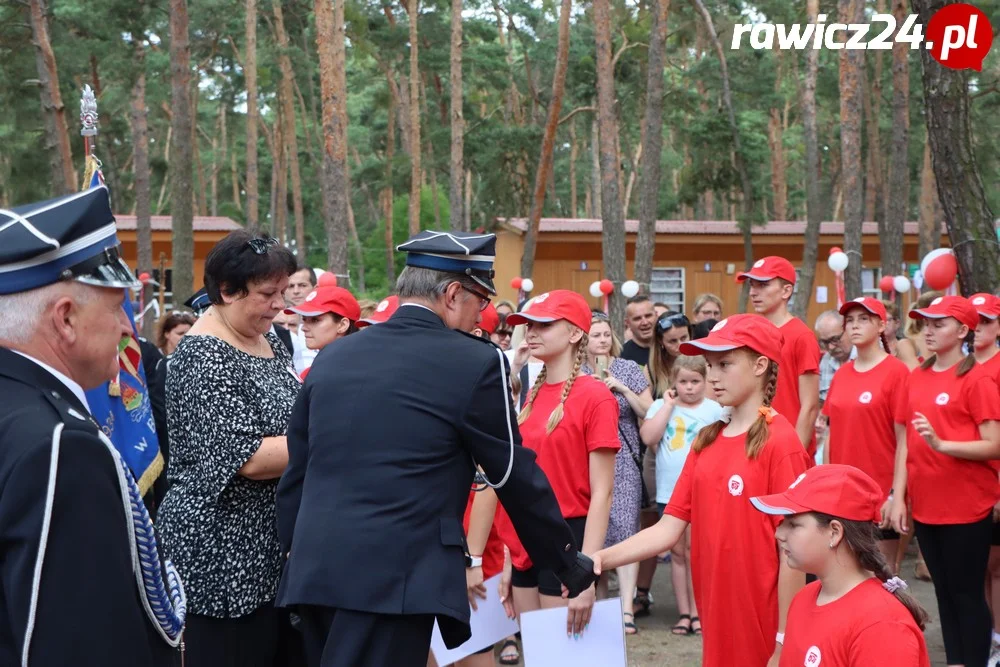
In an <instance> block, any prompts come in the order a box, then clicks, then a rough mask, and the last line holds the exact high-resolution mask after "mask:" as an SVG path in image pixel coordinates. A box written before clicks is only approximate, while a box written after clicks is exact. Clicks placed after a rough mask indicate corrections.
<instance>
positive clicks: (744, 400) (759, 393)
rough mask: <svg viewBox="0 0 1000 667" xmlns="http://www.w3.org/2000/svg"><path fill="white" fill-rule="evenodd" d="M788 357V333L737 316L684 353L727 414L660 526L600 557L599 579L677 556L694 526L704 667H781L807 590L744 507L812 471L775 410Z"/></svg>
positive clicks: (694, 457) (769, 528)
mask: <svg viewBox="0 0 1000 667" xmlns="http://www.w3.org/2000/svg"><path fill="white" fill-rule="evenodd" d="M781 347H782V336H781V331H780V330H779V329H778V328H777V327H776V326H775V325H774V324H772V323H771V322H769V321H768V320H767V319H765V318H764V317H761V316H760V315H734V316H732V317H729V318H727V319H725V320H722V321H721V322H719V323H718V324H716V325H715V328H714V330H713V331H712V333H711V334H710V335H709V336H707V337H705V338H701V339H699V340H695V341H690V342H687V343H684V344H683V345H681V347H680V351H681V353H682V354H685V355H697V354H704V355H705V357H706V362H707V367H708V375H707V379H708V384H709V385H710V387H711V389H712V394H713V396H714V398H715V400H717V401H718V402H719V403H720V404H721V405H723V406H724V407H726V408H730V410H729V411H728V414H726V415H724V418H723V420H720V421H717V422H714V423H712V424H710V425H709V426H707V427H705V428H704V429H702V430H701V432H700V433H699V434H698V437H697V438H696V439H695V442H694V445H693V446H692V448H691V454H690V455H689V456H688V457H687V461H686V462H685V464H684V469H683V471H682V472H681V476H680V479H679V480H678V481H677V485H676V487H675V488H674V492H673V494H672V495H671V497H670V502H669V503H668V504H667V508H666V510H665V513H664V515H663V517H662V518H661V519H660V521H659V523H657V524H656V525H655V526H653V527H651V528H648V529H646V530H644V531H642V532H640V533H639V534H638V535H635V536H634V537H632V538H630V539H629V540H627V541H625V542H623V543H621V544H618V545H615V546H613V547H610V548H608V549H603V550H601V551H599V552H597V553H596V554H594V571H595V572H597V573H598V574H599V573H600V572H601V571H602V570H603V569H607V568H613V567H617V566H619V565H621V564H622V563H631V562H636V561H638V560H642V559H644V558H648V557H650V556H651V555H653V554H657V553H660V552H662V551H663V550H664V549H670V548H672V547H673V546H674V545H675V544H677V543H678V542H679V541H680V540H682V539H683V538H684V533H685V531H686V530H687V527H688V525H689V524H690V525H691V565H692V579H693V582H694V592H695V595H696V596H697V598H698V605H699V610H700V612H701V617H702V619H703V622H704V627H705V636H704V643H703V648H702V651H703V654H702V659H703V662H702V665H703V667H731V665H733V664H736V663H738V664H740V665H744V666H746V667H764V666H765V665H766V664H768V661H775V662H776V661H777V659H778V658H779V657H780V646H777V645H776V638H777V637H778V633H779V632H783V631H784V627H785V614H786V613H787V610H788V605H789V604H790V603H791V600H792V597H794V595H795V594H796V593H797V592H798V591H799V589H801V588H802V586H803V585H804V584H805V577H804V576H803V575H801V573H798V572H795V571H793V570H791V569H789V568H788V565H787V564H786V563H784V562H783V559H779V557H778V551H777V548H776V546H775V542H774V528H775V525H774V523H773V522H772V521H771V520H770V519H769V518H767V517H765V516H764V515H762V514H760V513H759V512H756V511H754V509H753V507H752V506H751V505H750V503H749V502H747V499H748V498H749V497H751V496H755V495H765V494H769V493H777V492H779V491H783V490H784V489H786V488H788V485H789V484H791V483H792V482H793V481H794V480H795V479H796V478H797V477H798V476H799V475H800V474H801V473H803V472H805V470H806V468H807V466H808V463H809V459H808V457H807V455H806V452H805V450H804V449H803V447H802V444H801V442H800V441H799V439H798V437H797V435H796V433H795V429H794V428H792V425H791V424H790V423H789V422H788V420H786V419H785V418H784V417H783V416H781V415H780V414H778V413H776V412H775V411H774V410H773V409H772V408H771V400H772V399H773V398H774V392H775V388H776V387H777V383H778V377H779V374H778V360H779V359H780V358H781ZM748 564H752V567H748Z"/></svg>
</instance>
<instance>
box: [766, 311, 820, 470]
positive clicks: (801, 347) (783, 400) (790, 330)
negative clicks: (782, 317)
mask: <svg viewBox="0 0 1000 667" xmlns="http://www.w3.org/2000/svg"><path fill="white" fill-rule="evenodd" d="M781 335H782V336H783V337H784V341H783V343H782V346H781V359H780V360H779V361H778V387H777V391H776V392H775V394H774V400H773V401H771V407H773V408H774V409H775V410H777V411H778V412H779V413H780V414H782V415H784V416H785V418H786V419H787V420H788V421H789V423H790V424H791V425H792V428H793V429H794V428H795V422H797V421H798V419H799V410H800V409H801V408H802V401H801V400H800V399H799V376H800V375H809V374H811V373H819V360H820V357H822V356H823V355H822V353H821V352H820V349H819V343H817V342H816V335H815V334H814V333H813V332H812V331H811V330H810V329H809V327H807V326H806V325H805V323H804V322H803V321H802V320H800V319H799V318H797V317H793V318H792V319H790V320H788V321H787V322H785V323H784V324H783V325H781ZM806 451H808V452H809V456H810V457H813V456H816V436H815V435H813V437H812V440H810V441H809V442H808V443H806Z"/></svg>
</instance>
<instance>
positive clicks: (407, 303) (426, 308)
mask: <svg viewBox="0 0 1000 667" xmlns="http://www.w3.org/2000/svg"><path fill="white" fill-rule="evenodd" d="M403 306H413V307H414V308H423V309H424V310H429V311H431V312H432V313H434V310H433V309H432V308H428V307H427V306H425V305H424V304H422V303H413V302H412V301H408V302H406V303H401V304H399V307H400V308H402V307H403ZM434 314H435V315H437V313H434Z"/></svg>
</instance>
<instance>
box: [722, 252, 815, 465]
mask: <svg viewBox="0 0 1000 667" xmlns="http://www.w3.org/2000/svg"><path fill="white" fill-rule="evenodd" d="M747 280H749V281H750V302H751V303H752V304H753V308H754V311H755V312H756V313H758V314H759V315H763V316H764V317H766V318H767V319H769V320H771V322H772V323H773V324H774V325H775V326H777V327H778V328H779V329H781V335H782V336H783V337H784V341H785V342H784V346H783V347H782V348H781V359H780V361H779V362H778V368H779V369H780V372H779V373H778V391H777V393H776V394H775V396H774V401H773V402H772V405H773V406H774V409H775V410H777V411H778V412H779V413H781V414H782V415H784V416H785V418H786V419H788V421H790V422H792V425H793V426H795V432H796V433H797V434H798V436H799V440H801V441H802V443H803V444H804V445H805V447H806V451H808V452H809V456H815V455H816V435H815V431H814V425H815V423H816V416H817V415H818V414H819V360H820V356H821V355H820V349H819V346H818V345H817V344H816V337H815V336H814V335H813V332H812V331H810V330H809V327H808V326H806V324H805V323H804V322H803V321H802V320H800V319H798V318H797V317H794V316H793V315H792V314H791V313H790V312H789V310H788V302H789V301H790V300H791V298H792V295H793V294H794V293H795V280H796V275H795V267H794V266H792V263H791V262H789V261H788V260H787V259H785V258H784V257H764V258H763V259H759V260H757V261H756V262H755V263H754V265H753V267H751V269H750V270H749V271H744V272H743V273H741V274H739V275H738V276H737V277H736V282H739V283H742V282H745V281H747Z"/></svg>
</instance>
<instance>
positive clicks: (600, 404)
mask: <svg viewBox="0 0 1000 667" xmlns="http://www.w3.org/2000/svg"><path fill="white" fill-rule="evenodd" d="M562 390H563V383H561V382H560V383H559V384H543V385H542V386H541V387H540V388H539V390H538V395H537V396H536V397H535V401H534V403H532V406H531V414H530V415H528V418H527V419H526V420H525V422H524V423H523V424H521V426H520V431H521V441H522V443H523V444H524V446H525V447H527V448H528V449H531V450H533V451H534V452H535V453H536V454H537V457H538V458H537V460H538V465H539V467H540V468H541V469H542V472H544V473H545V476H546V477H548V479H549V484H551V485H552V491H553V492H555V495H556V500H557V501H558V502H559V509H560V510H562V515H563V518H564V519H574V518H581V517H586V516H587V511H588V510H589V509H590V453H591V452H593V451H595V450H598V449H613V450H616V451H617V450H619V449H621V441H620V440H619V439H618V401H617V399H615V397H614V395H613V394H612V393H611V390H610V389H608V388H607V387H606V386H605V385H604V383H603V382H601V381H600V380H598V379H596V378H594V377H593V376H590V375H580V376H579V377H577V378H576V380H575V381H574V383H573V388H572V389H571V390H570V392H569V396H568V397H567V398H566V403H565V404H564V405H563V418H562V421H560V422H559V425H558V426H556V429H555V430H554V431H552V433H546V432H545V430H546V425H547V424H548V422H549V415H551V414H552V411H553V410H555V408H556V406H557V405H559V398H560V397H561V396H562ZM498 514H500V516H501V521H500V534H501V535H502V537H503V541H504V543H505V544H507V546H508V547H510V551H511V560H512V562H513V564H514V567H516V568H517V569H519V570H526V569H528V568H529V567H531V560H530V559H529V558H528V554H527V553H526V552H525V551H524V548H523V547H522V546H521V544H520V541H519V540H518V539H517V535H516V533H515V531H514V530H513V525H512V524H511V522H510V518H509V517H508V516H507V515H506V513H499V512H498ZM581 546H583V545H581Z"/></svg>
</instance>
